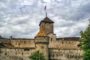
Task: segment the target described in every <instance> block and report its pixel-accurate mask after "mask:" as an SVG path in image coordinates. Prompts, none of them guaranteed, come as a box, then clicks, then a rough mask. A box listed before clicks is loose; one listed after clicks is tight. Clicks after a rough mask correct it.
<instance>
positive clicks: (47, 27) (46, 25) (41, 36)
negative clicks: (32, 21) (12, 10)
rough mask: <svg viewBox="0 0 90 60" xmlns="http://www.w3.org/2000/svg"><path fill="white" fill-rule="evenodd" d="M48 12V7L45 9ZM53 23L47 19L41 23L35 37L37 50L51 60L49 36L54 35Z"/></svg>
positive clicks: (47, 59)
mask: <svg viewBox="0 0 90 60" xmlns="http://www.w3.org/2000/svg"><path fill="white" fill-rule="evenodd" d="M45 11H46V7H45ZM53 23H54V22H53V21H52V20H50V19H49V18H48V17H47V12H46V17H45V18H44V19H43V20H42V21H41V22H40V24H39V26H40V30H39V32H38V34H37V35H36V37H35V46H36V50H39V51H40V52H41V53H43V54H44V56H45V59H46V60H49V55H48V54H49V51H48V44H49V36H48V34H50V33H54V32H53Z"/></svg>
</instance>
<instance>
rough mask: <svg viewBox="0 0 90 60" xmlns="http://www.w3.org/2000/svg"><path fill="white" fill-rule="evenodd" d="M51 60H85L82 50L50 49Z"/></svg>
mask: <svg viewBox="0 0 90 60" xmlns="http://www.w3.org/2000/svg"><path fill="white" fill-rule="evenodd" d="M49 53H50V60H83V59H82V58H83V56H82V54H83V51H82V50H60V49H50V51H49Z"/></svg>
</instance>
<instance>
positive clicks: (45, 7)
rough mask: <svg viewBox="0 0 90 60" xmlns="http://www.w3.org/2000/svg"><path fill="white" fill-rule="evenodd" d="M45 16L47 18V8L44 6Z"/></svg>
mask: <svg viewBox="0 0 90 60" xmlns="http://www.w3.org/2000/svg"><path fill="white" fill-rule="evenodd" d="M44 9H45V15H46V17H47V7H46V5H45V8H44Z"/></svg>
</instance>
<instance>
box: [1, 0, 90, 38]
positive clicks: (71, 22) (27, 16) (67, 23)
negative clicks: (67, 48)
mask: <svg viewBox="0 0 90 60" xmlns="http://www.w3.org/2000/svg"><path fill="white" fill-rule="evenodd" d="M45 5H47V13H48V17H49V18H50V19H52V20H53V21H54V22H55V24H54V27H55V29H54V31H55V34H56V35H57V37H75V36H80V31H82V30H85V28H86V27H87V25H88V19H89V16H90V0H0V35H2V36H4V37H9V36H11V35H12V36H13V37H19V38H33V37H34V36H35V35H36V34H37V32H38V30H39V26H38V25H39V22H40V21H41V20H43V18H44V17H45V11H44V6H45Z"/></svg>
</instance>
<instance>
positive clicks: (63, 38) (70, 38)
mask: <svg viewBox="0 0 90 60" xmlns="http://www.w3.org/2000/svg"><path fill="white" fill-rule="evenodd" d="M79 39H80V37H62V38H57V40H79Z"/></svg>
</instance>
